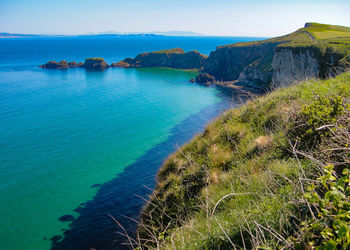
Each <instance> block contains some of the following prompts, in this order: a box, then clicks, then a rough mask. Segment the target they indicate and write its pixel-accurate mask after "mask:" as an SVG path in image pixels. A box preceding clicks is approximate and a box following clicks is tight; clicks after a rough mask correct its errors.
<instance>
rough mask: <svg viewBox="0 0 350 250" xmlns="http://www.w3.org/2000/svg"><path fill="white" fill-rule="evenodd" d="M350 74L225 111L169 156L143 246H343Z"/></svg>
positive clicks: (349, 208) (145, 218) (346, 241)
mask: <svg viewBox="0 0 350 250" xmlns="http://www.w3.org/2000/svg"><path fill="white" fill-rule="evenodd" d="M349 128H350V72H346V73H344V74H341V75H339V76H338V77H336V78H334V79H329V80H322V81H321V80H320V81H307V82H302V83H300V84H298V85H296V86H293V87H289V88H283V89H279V90H277V91H275V92H272V93H271V94H268V95H266V96H264V97H260V98H256V99H253V100H252V101H250V102H248V103H246V104H245V105H243V106H241V107H240V108H239V109H232V110H229V111H228V112H226V113H225V114H224V115H222V116H221V117H219V118H218V119H217V120H216V121H214V122H213V123H211V124H210V125H209V126H208V127H207V128H206V130H205V132H204V133H203V134H200V135H198V136H197V137H196V138H194V139H193V140H192V141H191V142H190V143H188V144H187V145H185V146H183V147H182V148H180V149H179V150H178V151H177V152H176V153H175V154H173V155H172V156H170V158H169V159H168V160H167V161H166V163H165V164H164V165H163V166H162V168H161V170H160V172H159V173H158V176H157V179H158V184H157V187H156V190H155V192H154V194H153V196H152V197H151V199H150V202H149V203H148V205H147V206H146V207H145V208H144V211H143V214H142V216H141V224H140V226H139V230H138V233H139V237H140V242H141V245H140V246H139V247H141V248H156V247H157V248H160V249H235V248H248V249H250V248H253V247H254V248H257V247H262V248H278V247H287V248H293V247H294V248H299V249H306V248H307V249H312V248H313V247H315V246H319V247H320V248H321V249H336V248H337V247H338V249H346V248H347V247H349V246H350V201H349V196H350V188H349V187H350V186H349V184H350V182H349V179H350V171H349V167H350V154H349V152H350V130H349Z"/></svg>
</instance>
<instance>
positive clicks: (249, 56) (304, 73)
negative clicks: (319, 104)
mask: <svg viewBox="0 0 350 250" xmlns="http://www.w3.org/2000/svg"><path fill="white" fill-rule="evenodd" d="M349 65H350V28H347V27H342V26H335V25H325V24H317V23H307V24H305V27H304V28H301V29H299V30H297V31H295V32H293V33H291V34H288V35H285V36H281V37H276V38H272V39H267V40H263V41H258V42H247V43H237V44H231V45H225V46H219V47H217V49H216V50H215V51H213V52H212V53H210V56H209V57H208V59H207V62H206V65H205V67H204V70H203V72H204V73H208V74H211V75H213V77H215V79H216V80H217V81H236V82H239V83H241V84H244V85H257V86H271V85H272V86H277V87H278V86H282V85H283V86H286V85H290V84H291V83H293V82H296V81H300V80H305V79H308V78H321V79H325V78H327V77H329V76H335V75H337V74H339V73H342V72H344V71H345V70H346V69H347V68H348V67H349Z"/></svg>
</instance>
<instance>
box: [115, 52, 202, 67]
mask: <svg viewBox="0 0 350 250" xmlns="http://www.w3.org/2000/svg"><path fill="white" fill-rule="evenodd" d="M206 58H207V56H205V55H203V54H201V53H199V52H198V51H190V52H186V53H185V52H184V51H183V49H181V48H175V49H168V50H161V51H154V52H146V53H142V54H139V55H137V56H136V57H135V58H134V59H132V58H126V59H124V60H122V61H120V62H118V63H114V64H112V66H113V67H128V68H141V67H169V68H176V69H201V68H203V67H204V64H205V61H206Z"/></svg>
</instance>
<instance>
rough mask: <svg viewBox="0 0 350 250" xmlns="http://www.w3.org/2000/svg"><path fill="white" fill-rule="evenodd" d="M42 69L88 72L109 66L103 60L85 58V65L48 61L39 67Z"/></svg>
mask: <svg viewBox="0 0 350 250" xmlns="http://www.w3.org/2000/svg"><path fill="white" fill-rule="evenodd" d="M39 67H40V68H43V69H69V68H85V69H88V70H104V69H107V68H109V65H108V64H107V63H106V62H105V60H104V59H103V58H87V59H85V63H82V62H80V63H76V62H74V61H73V62H67V61H64V60H62V61H60V62H56V61H49V62H47V63H45V64H43V65H40V66H39Z"/></svg>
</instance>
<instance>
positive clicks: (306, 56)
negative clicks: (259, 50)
mask: <svg viewBox="0 0 350 250" xmlns="http://www.w3.org/2000/svg"><path fill="white" fill-rule="evenodd" d="M271 65H272V68H273V76H272V85H273V86H276V87H278V86H287V85H290V84H291V83H293V82H296V81H301V80H304V79H308V78H318V77H319V73H320V62H319V60H317V58H316V57H315V55H314V53H313V52H312V51H311V50H310V49H307V50H305V51H300V50H299V51H293V50H292V49H280V50H279V51H276V53H275V54H274V57H273V60H272V64H271Z"/></svg>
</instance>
